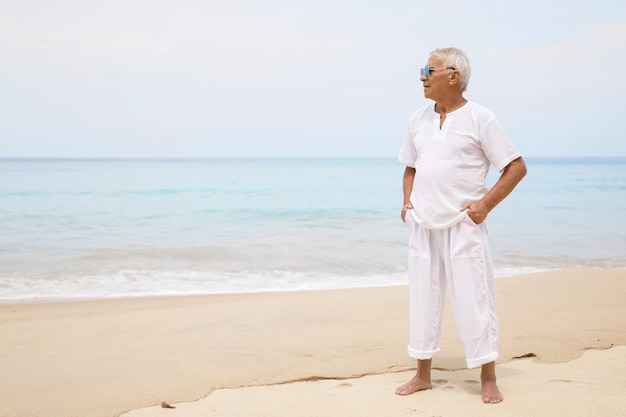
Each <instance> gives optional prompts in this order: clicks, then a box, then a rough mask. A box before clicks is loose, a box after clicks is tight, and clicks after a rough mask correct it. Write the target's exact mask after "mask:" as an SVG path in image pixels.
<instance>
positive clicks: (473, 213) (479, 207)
mask: <svg viewBox="0 0 626 417" xmlns="http://www.w3.org/2000/svg"><path fill="white" fill-rule="evenodd" d="M461 211H467V215H468V216H469V218H470V219H472V221H473V222H474V223H476V224H481V223H482V222H484V221H485V219H486V218H487V215H488V214H489V210H487V209H486V208H485V207H484V205H483V204H481V202H480V201H471V202H469V203H467V204H466V205H464V206H463V207H461Z"/></svg>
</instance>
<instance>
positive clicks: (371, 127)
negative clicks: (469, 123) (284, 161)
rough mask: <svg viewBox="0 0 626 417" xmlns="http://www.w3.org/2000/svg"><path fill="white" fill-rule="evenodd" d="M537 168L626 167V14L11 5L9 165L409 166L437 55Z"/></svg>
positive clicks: (533, 2) (5, 112) (484, 5)
mask: <svg viewBox="0 0 626 417" xmlns="http://www.w3.org/2000/svg"><path fill="white" fill-rule="evenodd" d="M447 46H456V47H460V48H462V49H464V50H465V51H466V52H467V54H468V56H469V58H470V61H471V62H472V79H471V80H470V84H469V88H468V91H467V93H466V98H468V99H470V100H473V101H475V102H478V103H480V104H483V105H485V106H486V107H488V108H489V109H491V110H492V111H494V112H495V113H496V115H497V116H498V118H499V119H500V121H501V123H502V124H503V125H504V127H505V129H507V131H508V132H509V134H510V136H511V137H512V138H513V140H514V141H515V143H516V144H517V146H518V148H519V149H520V150H521V151H522V153H523V154H524V155H526V156H626V134H625V132H626V114H625V111H626V105H625V104H624V103H625V102H624V98H625V97H626V1H623V0H615V1H609V0H597V1H588V0H584V1H581V0H553V1H550V0H526V1H496V0H492V1H486V0H484V1H483V0H481V1H471V0H457V1H422V0H410V1H409V0H407V1H399V0H385V1H382V0H379V1H369V0H316V1H309V0H305V1H287V0H284V1H278V0H275V1H274V0H257V1H252V0H221V1H214V0H202V1H201V0H197V1H195V0H176V1H173V0H172V1H168V0H150V1H148V0H108V1H88V0H55V1H49V0H20V1H18V0H15V1H10V0H0V157H308V156H313V157H325V156H328V157H363V156H381V157H395V156H396V155H397V152H398V149H399V147H400V145H401V142H402V138H403V135H404V131H405V128H406V124H407V121H408V118H409V116H410V115H411V113H413V111H414V110H415V109H417V108H418V107H421V106H422V105H424V104H426V103H427V102H428V101H427V100H426V99H424V97H423V95H422V88H421V83H420V81H419V68H420V67H422V66H424V64H425V62H426V60H427V55H428V53H429V52H430V51H431V50H432V49H434V48H437V47H447Z"/></svg>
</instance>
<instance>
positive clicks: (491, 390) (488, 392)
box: [482, 380, 503, 404]
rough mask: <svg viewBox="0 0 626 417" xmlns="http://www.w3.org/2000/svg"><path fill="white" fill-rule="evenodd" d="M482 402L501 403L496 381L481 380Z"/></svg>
mask: <svg viewBox="0 0 626 417" xmlns="http://www.w3.org/2000/svg"><path fill="white" fill-rule="evenodd" d="M482 385H483V402H484V403H485V404H498V403H501V402H502V400H503V398H502V394H501V393H500V390H499V389H498V386H497V385H496V381H488V380H483V381H482Z"/></svg>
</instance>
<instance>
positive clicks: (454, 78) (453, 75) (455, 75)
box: [449, 70, 461, 85]
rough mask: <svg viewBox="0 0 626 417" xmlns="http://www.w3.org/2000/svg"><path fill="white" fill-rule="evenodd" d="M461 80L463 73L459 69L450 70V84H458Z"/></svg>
mask: <svg viewBox="0 0 626 417" xmlns="http://www.w3.org/2000/svg"><path fill="white" fill-rule="evenodd" d="M460 81H461V73H460V72H459V70H452V71H451V72H450V82H449V83H450V85H457V84H458V83H459V82H460Z"/></svg>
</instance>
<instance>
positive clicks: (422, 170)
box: [396, 48, 526, 403]
mask: <svg viewBox="0 0 626 417" xmlns="http://www.w3.org/2000/svg"><path fill="white" fill-rule="evenodd" d="M470 70H471V69H470V63H469V60H468V59H467V56H466V55H465V53H464V52H463V51H461V50H459V49H456V48H445V49H436V50H434V51H433V52H431V54H430V56H429V58H428V62H427V64H426V67H424V68H422V69H421V77H420V80H421V81H422V83H423V85H424V96H425V97H426V98H428V99H431V100H433V101H434V102H435V103H434V105H433V104H429V105H427V106H425V107H423V108H421V109H419V110H417V111H416V112H415V113H414V114H413V115H412V116H411V118H410V120H409V126H408V129H407V132H406V136H405V138H404V143H403V145H402V148H401V150H400V153H399V159H400V162H401V163H403V164H404V165H406V168H405V170H404V178H403V191H404V206H403V208H402V213H401V217H402V220H403V221H404V222H405V223H406V224H407V226H408V228H409V256H408V275H409V291H410V297H409V299H410V302H409V305H410V343H409V346H408V352H409V355H410V356H411V357H413V358H415V359H417V373H416V375H415V376H414V377H413V378H412V379H411V380H410V381H409V382H407V383H406V384H404V385H402V386H400V387H399V388H398V389H397V390H396V394H398V395H409V394H412V393H414V392H417V391H421V390H427V389H430V388H432V386H431V379H430V370H431V362H432V357H433V356H434V355H435V354H436V353H437V352H438V351H439V337H440V333H441V317H442V311H443V306H444V300H445V296H446V289H448V290H449V292H450V298H451V302H452V307H453V311H454V315H455V318H456V323H457V327H458V330H459V335H460V337H461V340H462V342H463V346H464V348H465V354H466V362H467V366H468V367H469V368H475V367H479V366H480V367H482V369H481V383H482V400H483V402H485V403H499V402H501V401H502V394H501V393H500V390H499V389H498V386H497V385H496V371H495V361H496V360H497V359H498V347H497V344H498V321H497V317H496V310H495V288H494V287H495V285H494V275H493V266H492V261H491V255H490V251H489V243H488V236H487V228H486V225H485V223H484V222H485V219H486V218H487V215H488V214H489V212H490V211H491V210H493V209H494V208H495V207H496V205H498V203H500V202H501V201H502V200H503V199H504V198H505V197H506V196H507V195H508V194H509V193H510V192H511V191H512V190H513V189H514V188H515V186H516V185H517V184H518V183H519V181H520V180H521V179H522V178H523V177H524V175H526V165H525V164H524V161H523V159H522V157H521V155H520V153H519V152H518V151H517V149H516V148H515V146H514V145H513V143H512V142H511V140H510V139H509V137H508V136H507V134H506V132H505V131H504V129H503V128H502V127H501V126H500V124H499V123H498V121H497V119H496V118H495V117H494V115H493V113H491V112H490V111H489V110H487V109H486V108H484V107H482V106H480V105H478V104H476V103H474V102H472V101H468V100H466V99H465V98H464V97H463V93H464V92H465V90H466V88H467V84H468V81H469V77H470ZM491 165H493V166H494V167H495V168H496V169H497V170H498V171H499V172H501V175H500V177H499V179H498V181H497V182H496V183H495V185H494V186H493V187H492V188H491V189H489V190H488V189H487V186H486V183H485V177H486V175H487V172H488V171H489V167H490V166H491Z"/></svg>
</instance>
